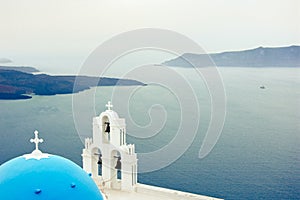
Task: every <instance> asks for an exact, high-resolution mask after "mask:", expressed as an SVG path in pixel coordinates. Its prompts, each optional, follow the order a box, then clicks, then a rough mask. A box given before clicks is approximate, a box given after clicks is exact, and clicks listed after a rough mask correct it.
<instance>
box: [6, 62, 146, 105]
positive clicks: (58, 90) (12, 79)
mask: <svg viewBox="0 0 300 200" xmlns="http://www.w3.org/2000/svg"><path fill="white" fill-rule="evenodd" d="M34 72H39V70H37V69H35V68H33V67H4V66H0V99H2V100H4V99H9V100H13V99H14V100H15V99H30V98H32V97H31V95H32V94H35V95H56V94H72V93H77V92H80V91H83V90H87V89H90V88H91V87H94V86H115V85H118V86H130V85H141V86H143V85H145V84H144V83H142V82H139V81H135V80H130V79H118V78H107V77H101V78H100V79H99V78H98V77H89V76H50V75H47V74H32V73H34ZM75 80H76V88H74V83H75Z"/></svg>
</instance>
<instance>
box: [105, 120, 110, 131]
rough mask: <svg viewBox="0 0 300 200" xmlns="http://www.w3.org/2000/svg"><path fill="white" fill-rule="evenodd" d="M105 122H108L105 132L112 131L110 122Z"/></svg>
mask: <svg viewBox="0 0 300 200" xmlns="http://www.w3.org/2000/svg"><path fill="white" fill-rule="evenodd" d="M105 124H106V128H105V132H106V133H110V125H109V122H105Z"/></svg>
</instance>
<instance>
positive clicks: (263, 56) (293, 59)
mask: <svg viewBox="0 0 300 200" xmlns="http://www.w3.org/2000/svg"><path fill="white" fill-rule="evenodd" d="M188 61H190V62H192V63H193V64H194V65H191V63H189V62H188ZM162 64H163V65H167V66H172V67H186V68H190V67H207V66H214V65H215V66H218V67H300V46H296V45H293V46H288V47H272V48H271V47H258V48H255V49H249V50H243V51H227V52H222V53H211V54H194V53H185V54H183V55H181V56H179V57H177V58H174V59H172V60H169V61H166V62H164V63H162Z"/></svg>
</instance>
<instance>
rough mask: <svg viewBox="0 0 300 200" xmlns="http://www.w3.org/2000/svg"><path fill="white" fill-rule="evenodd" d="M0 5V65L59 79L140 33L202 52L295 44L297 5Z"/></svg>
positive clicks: (148, 1) (234, 1)
mask: <svg viewBox="0 0 300 200" xmlns="http://www.w3.org/2000/svg"><path fill="white" fill-rule="evenodd" d="M0 4H1V6H0V26H1V31H0V36H1V40H0V58H8V59H11V60H13V61H14V63H16V64H24V65H34V66H36V67H38V68H40V69H44V70H48V71H49V72H50V71H51V70H52V69H53V70H52V71H51V72H55V70H57V69H59V67H62V68H60V69H59V70H60V71H61V72H71V71H74V70H75V69H78V68H79V67H80V66H81V64H82V62H83V61H84V60H85V59H86V57H87V56H88V55H89V53H90V52H91V51H92V50H93V49H95V48H96V47H97V46H98V45H100V44H101V43H102V42H103V41H105V40H106V39H109V38H110V37H112V36H114V35H116V34H118V33H121V32H124V31H129V30H133V29H137V28H145V27H150V28H164V29H170V30H173V31H177V32H179V33H182V34H184V35H186V36H188V37H190V38H191V39H193V40H195V41H196V42H197V43H198V44H199V45H201V46H202V47H203V48H204V49H205V50H206V51H208V52H220V51H224V50H240V49H248V48H254V47H258V46H288V45H292V44H298V45H299V44H300V25H299V24H300V23H299V21H300V14H299V12H300V3H299V1H298V0H252V1H250V0H249V1H248V0H42V1H41V0H26V1H22V0H0ZM54 69H55V70H54ZM75 71H76V70H75Z"/></svg>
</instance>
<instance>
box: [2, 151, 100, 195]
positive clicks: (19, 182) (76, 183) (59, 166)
mask: <svg viewBox="0 0 300 200" xmlns="http://www.w3.org/2000/svg"><path fill="white" fill-rule="evenodd" d="M0 199H1V200H2V199H3V200H4V199H5V200H17V199H24V200H35V199H39V200H59V199H72V200H77V199H78V200H79V199H80V200H83V199H84V200H102V199H103V197H102V195H101V193H100V192H99V190H98V188H97V186H96V184H95V183H94V181H93V180H92V179H91V177H90V176H88V174H87V173H86V172H85V171H83V170H82V169H81V168H80V167H79V166H77V165H76V164H75V163H73V162H71V161H70V160H67V159H65V158H63V157H60V156H55V155H50V157H49V158H43V159H41V160H36V159H29V160H26V159H25V158H24V157H17V158H14V159H12V160H10V161H8V162H6V163H4V164H3V165H1V166H0Z"/></svg>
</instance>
